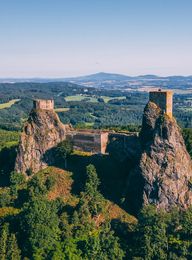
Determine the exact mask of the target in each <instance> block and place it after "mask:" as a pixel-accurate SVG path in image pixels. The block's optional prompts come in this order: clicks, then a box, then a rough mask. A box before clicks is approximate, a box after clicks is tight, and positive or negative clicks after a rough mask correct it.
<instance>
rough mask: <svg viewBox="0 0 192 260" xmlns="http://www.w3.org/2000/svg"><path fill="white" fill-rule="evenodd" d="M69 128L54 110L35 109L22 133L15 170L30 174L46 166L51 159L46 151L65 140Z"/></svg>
mask: <svg viewBox="0 0 192 260" xmlns="http://www.w3.org/2000/svg"><path fill="white" fill-rule="evenodd" d="M69 130H70V127H69V126H68V125H63V124H62V123H61V122H60V120H59V118H58V116H57V114H56V113H55V112H54V110H42V109H33V110H32V111H31V113H30V115H29V119H28V120H27V122H26V124H25V125H24V129H23V132H22V134H21V138H20V144H19V148H18V153H17V158H16V164H15V170H16V171H17V172H22V173H24V174H26V175H29V174H31V173H36V172H38V171H39V170H41V169H43V168H45V167H46V166H47V162H48V161H49V158H48V157H46V153H47V152H48V151H49V150H51V149H52V148H53V147H55V146H56V145H57V144H58V143H60V142H61V141H63V140H64V139H65V138H66V134H67V132H68V131H69ZM50 160H51V158H50Z"/></svg>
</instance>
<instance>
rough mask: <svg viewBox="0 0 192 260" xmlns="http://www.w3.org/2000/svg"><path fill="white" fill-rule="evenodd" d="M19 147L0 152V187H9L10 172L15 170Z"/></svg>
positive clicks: (4, 149)
mask: <svg viewBox="0 0 192 260" xmlns="http://www.w3.org/2000/svg"><path fill="white" fill-rule="evenodd" d="M16 149H17V146H11V147H5V148H3V149H2V150H1V151H0V186H1V187H5V186H8V185H9V176H10V172H12V171H13V170H14V166H15V159H16V156H17V153H16Z"/></svg>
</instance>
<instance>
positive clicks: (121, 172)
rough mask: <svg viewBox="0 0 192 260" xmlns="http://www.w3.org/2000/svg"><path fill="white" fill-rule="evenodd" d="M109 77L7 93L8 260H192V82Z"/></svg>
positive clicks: (2, 158) (2, 107)
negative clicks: (132, 85) (120, 81)
mask: <svg viewBox="0 0 192 260" xmlns="http://www.w3.org/2000/svg"><path fill="white" fill-rule="evenodd" d="M101 75H102V77H103V75H105V77H106V78H105V80H104V82H105V81H106V80H107V77H109V80H107V81H110V78H111V76H112V75H113V74H103V73H102V74H98V75H97V77H96V76H95V75H94V76H89V80H90V77H96V78H97V80H98V81H99V82H100V85H99V86H97V85H95V86H92V85H91V86H87V85H86V86H85V84H84V82H81V84H77V83H74V82H66V81H64V82H44V83H42V82H16V83H13V82H12V83H10V82H4V83H1V84H0V89H1V104H0V126H1V130H0V136H1V141H0V170H1V171H0V172H1V173H0V184H1V188H0V206H1V208H0V219H1V227H2V229H1V237H0V245H1V249H2V251H1V252H0V254H1V258H2V259H20V258H23V257H25V258H26V259H27V258H29V259H114V258H117V259H136V258H138V257H140V258H141V259H146V258H145V257H146V255H147V256H148V255H149V254H151V258H149V259H167V258H168V259H181V257H184V258H183V259H190V258H191V247H192V240H190V237H189V236H188V232H190V226H191V219H192V217H191V216H192V211H191V208H190V206H191V204H192V189H191V180H192V163H191V159H190V155H191V156H192V128H191V127H192V125H191V124H192V94H190V91H189V90H190V84H191V81H190V80H189V79H185V80H184V79H182V84H178V87H177V92H176V93H174V96H172V95H173V92H174V91H175V86H174V89H173V88H172V87H171V86H172V82H171V80H170V82H169V81H168V82H167V81H166V83H165V82H164V83H162V81H160V82H156V83H155V82H154V81H153V79H150V80H149V76H148V77H147V78H148V80H147V81H149V82H147V83H146V82H145V81H143V80H141V81H137V84H138V85H137V86H135V88H134V89H131V90H130V89H129V88H127V87H126V89H125V86H121V87H118V86H115V85H114V84H111V85H108V87H106V86H104V83H102V77H101ZM116 76H117V75H116ZM98 77H99V79H98ZM100 77H101V78H100ZM85 78H87V77H85ZM113 78H114V79H113V80H115V76H113ZM117 78H118V77H117ZM81 80H82V79H81ZM73 81H74V80H73ZM179 81H180V79H179ZM115 82H116V80H115ZM126 84H128V83H126ZM160 84H161V85H163V87H161V85H160ZM174 84H175V83H174ZM141 85H142V87H139V86H141ZM149 85H150V87H149ZM154 85H155V86H154ZM167 90H169V91H170V93H171V96H170V97H169V96H167V95H168V93H169V92H167ZM149 93H155V95H156V94H157V97H156V96H155V97H153V96H152V97H151V96H149ZM150 95H151V94H150ZM162 98H165V99H166V100H167V101H166V102H172V99H173V105H172V103H171V108H167V105H166V103H161V101H160V100H162ZM159 102H160V103H159ZM167 104H168V103H167ZM166 109H169V110H170V109H171V110H170V111H171V114H168V112H166V111H167V110H166ZM172 112H173V115H172ZM167 114H168V115H169V116H167ZM176 120H177V121H176ZM98 138H99V139H98ZM100 138H101V139H100ZM102 138H104V139H102ZM183 138H184V139H183ZM99 140H101V141H99ZM102 140H103V141H102ZM100 142H101V143H100ZM100 145H101V146H100ZM180 227H182V228H181V229H180V230H177V229H178V228H180ZM162 234H164V237H162ZM26 238H27V239H26ZM154 243H155V244H154ZM156 243H157V244H156ZM96 245H97V247H96V249H95V246H96ZM152 245H153V247H152ZM148 246H149V248H148ZM93 250H94V251H93ZM7 252H8V253H7ZM93 252H94V253H93ZM6 254H10V257H12V258H5V255H6ZM93 254H95V256H93ZM101 254H102V258H100V256H101ZM3 257H4V258H3ZM39 257H40V258H39Z"/></svg>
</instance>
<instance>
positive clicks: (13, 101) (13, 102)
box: [0, 99, 20, 109]
mask: <svg viewBox="0 0 192 260" xmlns="http://www.w3.org/2000/svg"><path fill="white" fill-rule="evenodd" d="M19 101H20V99H12V100H10V101H9V102H7V103H3V104H0V109H5V108H9V107H11V106H13V105H14V104H15V103H16V102H19Z"/></svg>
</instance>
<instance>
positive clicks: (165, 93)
mask: <svg viewBox="0 0 192 260" xmlns="http://www.w3.org/2000/svg"><path fill="white" fill-rule="evenodd" d="M149 101H151V102H153V103H155V104H156V105H157V106H158V107H160V108H161V110H162V111H163V112H164V113H166V114H167V115H168V116H169V117H170V118H172V117H173V91H171V90H161V89H159V90H158V91H150V92H149Z"/></svg>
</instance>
